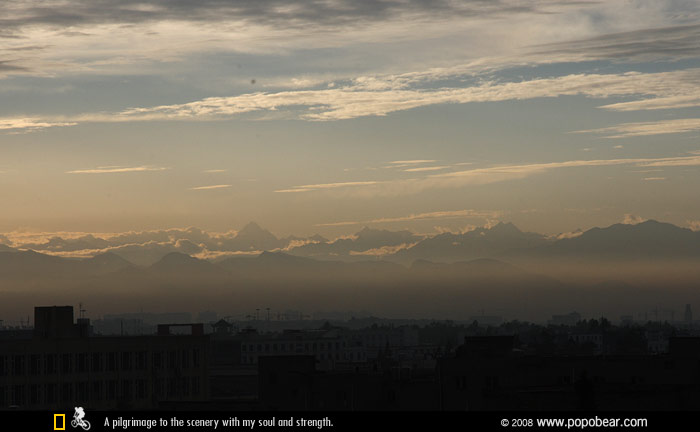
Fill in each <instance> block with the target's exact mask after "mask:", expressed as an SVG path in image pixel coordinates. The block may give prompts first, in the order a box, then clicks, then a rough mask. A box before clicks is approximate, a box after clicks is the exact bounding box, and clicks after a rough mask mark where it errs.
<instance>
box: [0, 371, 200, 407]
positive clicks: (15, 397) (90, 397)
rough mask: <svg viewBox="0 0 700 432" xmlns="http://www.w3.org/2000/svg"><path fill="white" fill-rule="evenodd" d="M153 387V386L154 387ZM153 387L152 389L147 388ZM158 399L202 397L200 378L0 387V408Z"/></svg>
mask: <svg viewBox="0 0 700 432" xmlns="http://www.w3.org/2000/svg"><path fill="white" fill-rule="evenodd" d="M153 384H154V385H153ZM151 385H153V388H152V389H149V387H150V386H151ZM149 390H152V392H153V394H154V395H155V396H156V398H158V399H169V398H184V399H188V398H198V397H201V396H202V395H201V394H200V392H201V380H200V378H199V377H177V378H175V377H172V378H167V379H163V378H159V379H156V380H155V383H150V382H149V381H147V380H144V379H139V380H120V381H118V380H104V381H93V382H88V381H79V382H77V383H63V384H53V383H52V384H31V385H13V386H4V387H3V386H0V408H3V407H6V406H9V405H17V406H20V407H21V406H25V405H51V404H55V403H58V402H70V403H88V402H89V403H95V402H97V401H115V400H128V401H135V400H144V399H148V398H150V392H149Z"/></svg>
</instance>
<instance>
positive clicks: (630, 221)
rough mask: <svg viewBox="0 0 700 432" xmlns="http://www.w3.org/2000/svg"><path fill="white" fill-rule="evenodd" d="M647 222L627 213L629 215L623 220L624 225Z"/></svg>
mask: <svg viewBox="0 0 700 432" xmlns="http://www.w3.org/2000/svg"><path fill="white" fill-rule="evenodd" d="M645 221H646V219H644V218H643V217H641V216H635V215H633V214H631V213H627V214H625V217H624V219H623V220H622V223H623V224H625V225H636V224H640V223H642V222H645Z"/></svg>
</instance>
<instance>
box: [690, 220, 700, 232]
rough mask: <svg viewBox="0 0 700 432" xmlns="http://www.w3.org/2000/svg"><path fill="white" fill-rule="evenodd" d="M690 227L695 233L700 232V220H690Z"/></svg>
mask: <svg viewBox="0 0 700 432" xmlns="http://www.w3.org/2000/svg"><path fill="white" fill-rule="evenodd" d="M688 226H689V227H690V229H691V230H693V231H700V220H689V221H688Z"/></svg>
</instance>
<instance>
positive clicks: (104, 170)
mask: <svg viewBox="0 0 700 432" xmlns="http://www.w3.org/2000/svg"><path fill="white" fill-rule="evenodd" d="M167 169H169V168H165V167H157V166H150V165H142V166H135V167H121V166H109V167H97V168H93V169H82V170H73V171H66V174H113V173H127V172H143V171H165V170H167Z"/></svg>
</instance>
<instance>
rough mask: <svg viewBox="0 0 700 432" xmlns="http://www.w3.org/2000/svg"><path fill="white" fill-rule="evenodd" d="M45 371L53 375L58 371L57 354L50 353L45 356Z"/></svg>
mask: <svg viewBox="0 0 700 432" xmlns="http://www.w3.org/2000/svg"><path fill="white" fill-rule="evenodd" d="M44 373H45V374H46V375H52V374H55V373H56V355H55V354H48V355H46V356H44Z"/></svg>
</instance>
